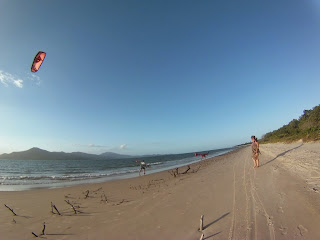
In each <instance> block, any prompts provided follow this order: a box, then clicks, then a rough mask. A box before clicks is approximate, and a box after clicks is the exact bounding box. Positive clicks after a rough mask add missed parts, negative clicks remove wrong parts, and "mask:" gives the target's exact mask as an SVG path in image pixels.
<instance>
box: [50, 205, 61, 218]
mask: <svg viewBox="0 0 320 240" xmlns="http://www.w3.org/2000/svg"><path fill="white" fill-rule="evenodd" d="M53 209H55V210H56V211H57V213H58V214H59V215H60V216H61V214H60V212H59V210H58V209H57V207H56V205H54V204H53V203H52V202H51V211H52V213H53V214H54V212H53Z"/></svg>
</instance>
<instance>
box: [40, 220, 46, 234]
mask: <svg viewBox="0 0 320 240" xmlns="http://www.w3.org/2000/svg"><path fill="white" fill-rule="evenodd" d="M45 230H46V223H45V222H44V223H43V229H42V233H41V235H46V234H45V232H44V231H45Z"/></svg>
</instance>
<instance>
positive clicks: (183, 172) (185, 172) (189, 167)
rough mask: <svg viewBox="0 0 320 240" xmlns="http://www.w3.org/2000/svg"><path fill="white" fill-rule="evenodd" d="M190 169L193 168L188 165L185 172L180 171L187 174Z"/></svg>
mask: <svg viewBox="0 0 320 240" xmlns="http://www.w3.org/2000/svg"><path fill="white" fill-rule="evenodd" d="M190 169H191V168H190V166H189V165H188V168H187V170H185V171H184V172H182V173H180V174H186V173H187V172H188V171H189V170H190Z"/></svg>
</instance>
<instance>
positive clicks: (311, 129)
mask: <svg viewBox="0 0 320 240" xmlns="http://www.w3.org/2000/svg"><path fill="white" fill-rule="evenodd" d="M300 139H302V140H303V141H317V140H320V105H318V106H316V107H314V108H313V109H312V110H304V111H303V114H302V115H301V116H300V117H299V119H298V120H297V119H293V120H292V121H291V122H290V123H289V124H287V125H284V126H283V127H281V128H279V129H278V130H275V131H273V132H269V133H266V134H265V135H264V136H263V137H262V139H261V142H262V143H268V142H293V141H297V140H300Z"/></svg>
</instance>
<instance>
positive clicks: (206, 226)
mask: <svg viewBox="0 0 320 240" xmlns="http://www.w3.org/2000/svg"><path fill="white" fill-rule="evenodd" d="M229 214H230V212H228V213H225V214H223V215H222V216H221V217H219V218H217V219H216V220H214V221H213V222H211V223H208V224H207V225H205V226H204V227H203V230H205V229H206V228H208V227H210V226H211V225H212V224H214V223H216V222H218V221H220V220H221V219H222V218H224V217H226V216H228V215H229ZM219 233H220V232H219ZM216 234H218V233H216Z"/></svg>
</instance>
